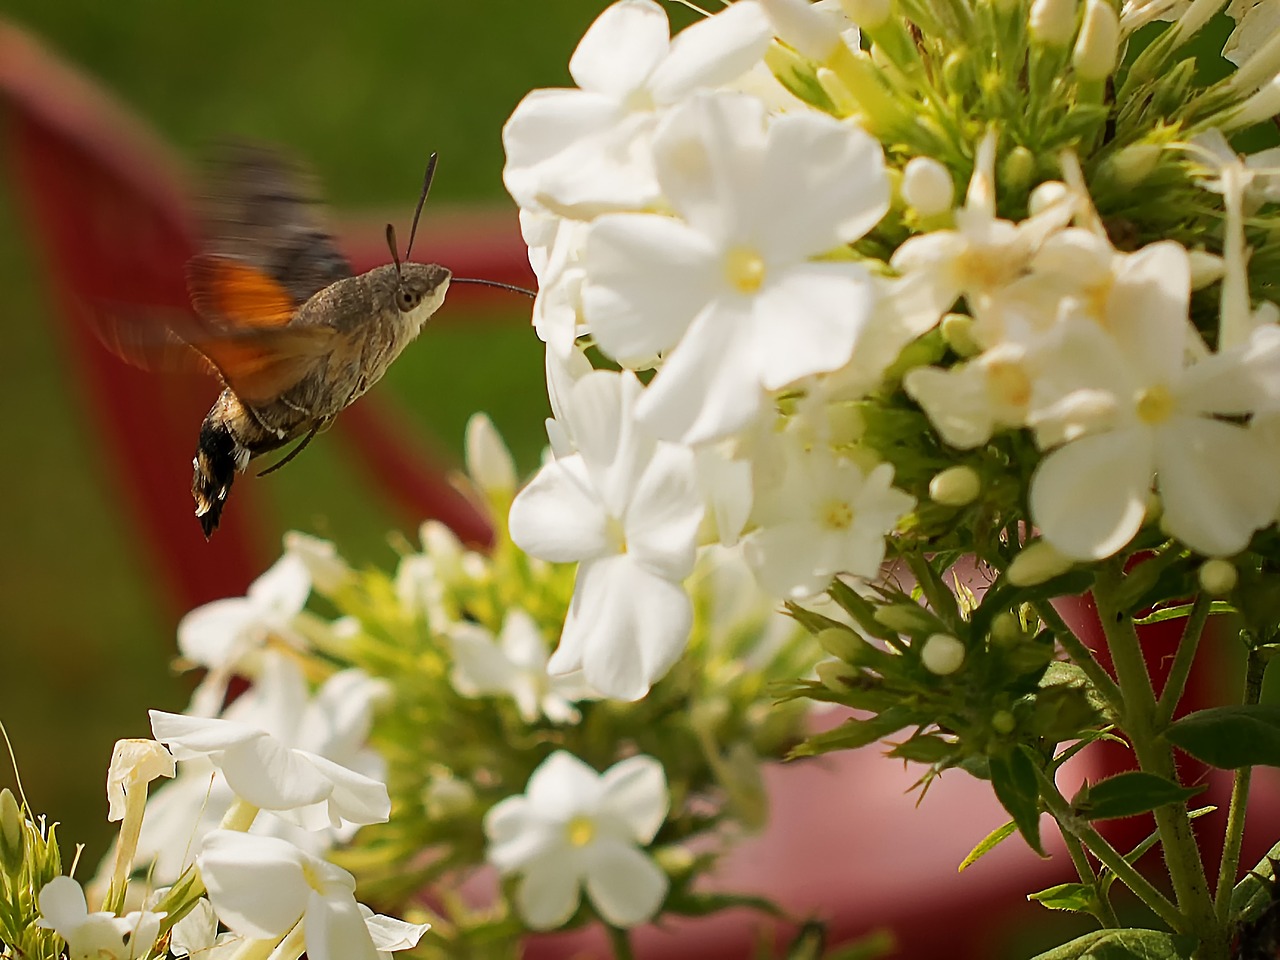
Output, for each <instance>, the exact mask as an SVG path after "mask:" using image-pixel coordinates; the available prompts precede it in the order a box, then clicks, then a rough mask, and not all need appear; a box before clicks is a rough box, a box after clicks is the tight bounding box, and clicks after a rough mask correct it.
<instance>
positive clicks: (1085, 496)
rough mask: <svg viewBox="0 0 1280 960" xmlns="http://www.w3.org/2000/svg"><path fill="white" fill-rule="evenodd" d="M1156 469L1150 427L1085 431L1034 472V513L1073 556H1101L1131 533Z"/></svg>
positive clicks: (1063, 550)
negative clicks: (1098, 432) (1083, 434)
mask: <svg viewBox="0 0 1280 960" xmlns="http://www.w3.org/2000/svg"><path fill="white" fill-rule="evenodd" d="M1153 473H1154V451H1153V449H1152V438H1151V435H1150V433H1149V432H1148V431H1146V430H1115V431H1112V432H1110V433H1101V434H1094V435H1090V436H1086V437H1081V438H1080V439H1078V440H1074V441H1072V442H1071V443H1068V444H1067V445H1066V446H1063V447H1060V448H1059V449H1057V450H1054V451H1053V452H1052V453H1050V454H1049V455H1048V456H1047V457H1045V458H1044V460H1043V461H1041V463H1040V465H1039V466H1038V467H1037V468H1036V472H1035V473H1034V474H1033V475H1032V477H1031V518H1032V520H1033V521H1034V523H1035V525H1036V526H1037V527H1039V528H1040V530H1041V532H1042V533H1043V534H1044V538H1045V539H1046V540H1048V541H1049V543H1051V544H1052V545H1053V546H1054V547H1056V548H1057V549H1058V550H1059V551H1060V552H1061V553H1063V554H1065V555H1066V556H1068V557H1071V558H1072V559H1074V560H1101V559H1104V558H1105V557H1109V556H1111V555H1112V554H1114V553H1115V552H1116V551H1118V550H1120V549H1121V548H1122V547H1123V546H1124V545H1125V544H1126V543H1128V542H1129V541H1130V540H1132V539H1133V535H1134V534H1136V533H1137V532H1138V529H1139V528H1140V527H1141V526H1142V520H1143V517H1144V516H1145V515H1146V503H1147V494H1148V493H1149V492H1150V490H1151V482H1152V474H1153Z"/></svg>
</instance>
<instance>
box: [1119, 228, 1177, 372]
mask: <svg viewBox="0 0 1280 960" xmlns="http://www.w3.org/2000/svg"><path fill="white" fill-rule="evenodd" d="M1190 299H1191V261H1190V259H1189V258H1188V257H1187V251H1186V249H1185V248H1184V247H1183V246H1182V245H1181V244H1179V243H1176V242H1174V241H1172V240H1164V241H1161V242H1160V243H1153V244H1151V245H1149V246H1146V247H1143V248H1142V249H1141V250H1139V251H1138V252H1137V253H1134V254H1131V255H1129V256H1127V257H1125V258H1124V260H1123V261H1122V266H1121V268H1120V270H1119V272H1118V274H1117V276H1116V280H1115V283H1114V284H1113V285H1112V287H1111V291H1110V293H1109V294H1108V296H1107V305H1106V316H1107V328H1108V329H1109V330H1110V332H1111V334H1112V336H1114V337H1115V338H1116V342H1117V343H1119V344H1120V349H1121V351H1122V353H1123V354H1124V356H1125V359H1126V360H1127V361H1128V362H1129V363H1131V364H1133V365H1134V367H1135V368H1137V369H1138V370H1140V371H1141V373H1140V374H1139V377H1140V379H1142V380H1143V381H1144V382H1146V383H1159V382H1162V381H1167V380H1168V379H1170V378H1172V377H1176V376H1177V375H1178V372H1179V371H1180V370H1181V369H1182V365H1183V362H1184V359H1185V354H1186V344H1187V333H1188V332H1189V330H1190V328H1189V326H1188V325H1187V305H1188V303H1189V302H1190Z"/></svg>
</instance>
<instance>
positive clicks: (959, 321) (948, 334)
mask: <svg viewBox="0 0 1280 960" xmlns="http://www.w3.org/2000/svg"><path fill="white" fill-rule="evenodd" d="M938 328H939V330H941V331H942V339H943V340H945V341H947V346H949V347H950V348H951V349H952V350H953V351H955V353H956V354H957V355H959V356H961V357H973V356H977V355H978V354H979V353H981V352H982V347H981V346H980V345H979V344H978V342H977V341H976V340H974V339H973V317H971V316H969V315H968V314H965V313H948V314H944V315H943V317H942V322H941V323H940V324H939V325H938Z"/></svg>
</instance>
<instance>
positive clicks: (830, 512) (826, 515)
mask: <svg viewBox="0 0 1280 960" xmlns="http://www.w3.org/2000/svg"><path fill="white" fill-rule="evenodd" d="M822 522H823V524H824V525H825V526H828V527H830V528H831V529H832V530H848V529H849V525H850V524H851V523H853V507H851V506H850V505H849V502H848V501H847V500H829V501H827V504H826V506H824V507H823V508H822Z"/></svg>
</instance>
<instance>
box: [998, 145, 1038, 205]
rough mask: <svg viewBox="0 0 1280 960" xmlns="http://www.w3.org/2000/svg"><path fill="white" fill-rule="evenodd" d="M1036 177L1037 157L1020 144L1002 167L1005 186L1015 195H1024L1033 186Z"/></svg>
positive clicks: (1001, 172) (1005, 159)
mask: <svg viewBox="0 0 1280 960" xmlns="http://www.w3.org/2000/svg"><path fill="white" fill-rule="evenodd" d="M1035 175H1036V155H1035V154H1034V153H1032V152H1031V151H1030V150H1028V149H1027V148H1026V147H1024V146H1023V145H1022V144H1018V145H1017V146H1016V147H1014V148H1013V149H1012V150H1010V151H1009V153H1008V154H1007V155H1006V156H1005V158H1004V162H1003V163H1001V165H1000V179H1001V180H1002V181H1003V183H1004V186H1005V187H1006V188H1007V189H1008V190H1011V191H1013V192H1014V193H1018V194H1021V193H1024V192H1026V190H1027V189H1028V188H1029V187H1030V186H1031V178H1032V177H1034V176H1035Z"/></svg>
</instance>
